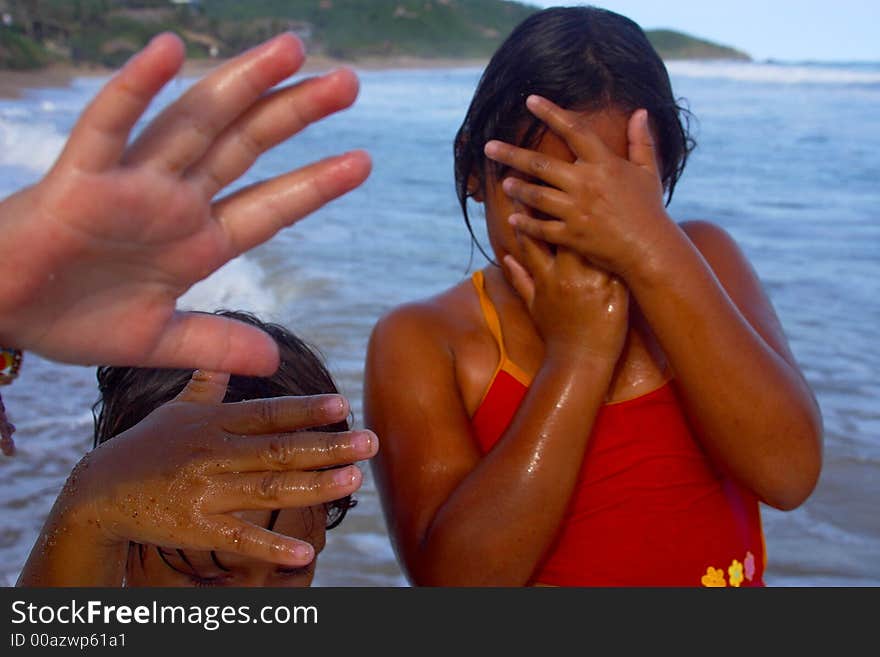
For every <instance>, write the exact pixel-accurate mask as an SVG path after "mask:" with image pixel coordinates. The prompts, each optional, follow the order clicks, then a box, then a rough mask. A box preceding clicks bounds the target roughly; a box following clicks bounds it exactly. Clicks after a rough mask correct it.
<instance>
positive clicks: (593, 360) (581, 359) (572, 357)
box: [544, 341, 621, 377]
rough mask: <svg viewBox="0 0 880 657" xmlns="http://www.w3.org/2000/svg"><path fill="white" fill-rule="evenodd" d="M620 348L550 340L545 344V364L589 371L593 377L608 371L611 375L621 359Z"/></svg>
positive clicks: (555, 367)
mask: <svg viewBox="0 0 880 657" xmlns="http://www.w3.org/2000/svg"><path fill="white" fill-rule="evenodd" d="M620 351H621V350H620V349H610V348H609V349H587V348H585V347H584V345H583V343H582V341H581V342H580V343H578V344H576V345H575V344H568V343H564V342H550V343H546V344H545V346H544V364H545V365H546V366H547V367H549V368H551V369H559V370H571V371H572V372H576V373H589V374H590V376H591V377H595V376H596V375H603V374H605V373H607V374H608V375H609V377H610V375H611V373H613V372H614V368H615V367H616V366H617V361H618V360H619V359H620Z"/></svg>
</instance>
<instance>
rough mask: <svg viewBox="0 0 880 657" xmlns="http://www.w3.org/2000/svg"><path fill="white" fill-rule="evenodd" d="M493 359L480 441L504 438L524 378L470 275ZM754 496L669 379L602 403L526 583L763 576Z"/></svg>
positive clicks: (485, 445) (486, 447)
mask: <svg viewBox="0 0 880 657" xmlns="http://www.w3.org/2000/svg"><path fill="white" fill-rule="evenodd" d="M473 282H474V286H475V287H476V289H477V294H478V295H479V297H480V304H481V306H482V308H483V315H484V317H485V319H486V323H487V324H488V326H489V329H490V330H491V331H492V333H493V335H494V336H495V339H496V341H497V342H498V347H499V350H500V352H501V361H500V363H499V365H498V369H497V371H496V373H495V375H494V376H493V378H492V381H491V383H490V384H489V387H488V389H487V391H486V393H485V395H484V397H483V400H482V401H481V402H480V405H479V406H478V408H477V410H476V412H475V413H474V415H473V417H472V418H471V424H472V426H473V429H474V434H475V436H476V439H477V442H478V444H479V447H480V449H481V451H482V452H483V453H484V454H485V453H488V452H489V451H490V450H491V449H492V446H493V445H495V443H496V442H498V440H499V439H500V438H501V437H502V435H503V433H504V431H505V430H506V429H507V426H508V424H509V423H510V421H511V420H512V419H513V416H514V415H515V414H516V411H517V409H518V408H519V405H520V403H521V402H522V399H523V397H525V395H526V393H527V392H528V386H529V384H530V383H531V381H530V380H529V379H528V377H527V376H526V375H525V374H524V373H523V371H522V370H521V369H520V368H519V367H517V366H516V365H515V364H514V363H512V362H511V361H510V360H509V359H508V357H507V353H506V350H505V349H504V342H503V340H502V336H501V326H500V323H499V321H498V316H497V313H496V311H495V308H494V306H493V305H492V302H491V301H490V300H489V298H488V296H487V295H486V293H485V290H484V288H483V277H482V272H476V273H475V274H474V277H473ZM764 566H765V551H764V536H763V532H762V530H761V516H760V511H759V507H758V500H757V498H756V497H755V496H754V495H753V494H751V493H749V492H748V491H746V490H745V489H743V488H742V487H740V486H738V485H736V484H735V483H734V482H732V481H731V480H729V479H727V478H725V477H723V476H722V475H721V474H720V473H719V472H718V471H717V470H716V469H715V468H714V467H713V466H712V464H711V463H710V461H709V459H708V458H707V456H706V454H705V453H704V452H703V450H702V449H701V447H700V445H699V443H698V441H697V440H696V438H695V437H694V435H693V434H692V432H691V430H690V428H689V426H688V423H687V418H686V417H685V415H684V413H683V410H682V405H681V402H680V401H679V399H678V397H677V395H676V391H675V388H674V386H673V385H672V384H671V382H668V381H667V382H666V383H664V384H663V385H662V386H660V387H659V388H657V389H656V390H654V391H652V392H649V393H648V394H646V395H642V396H640V397H636V398H635V399H630V400H626V401H621V402H617V403H611V404H606V405H604V406H603V407H602V408H601V409H600V411H599V413H598V415H597V417H596V420H595V423H594V425H593V431H592V434H591V435H590V440H589V443H588V444H587V449H586V453H585V455H584V461H583V465H582V466H581V472H580V475H579V478H578V482H577V485H576V488H575V490H574V493H573V494H572V499H571V502H570V504H569V508H568V511H567V512H566V516H565V519H564V520H563V523H562V525H561V528H560V532H559V535H558V536H557V538H556V542H555V544H554V545H553V547H552V548H551V550H550V552H549V554H548V555H547V557H546V558H545V560H544V562H543V563H541V564H540V565H539V567H538V569H537V571H536V573H535V577H534V581H535V582H538V583H541V584H550V585H558V586H699V585H701V584H702V585H704V586H763V584H764V582H763V573H764Z"/></svg>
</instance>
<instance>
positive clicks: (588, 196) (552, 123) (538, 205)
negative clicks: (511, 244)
mask: <svg viewBox="0 0 880 657" xmlns="http://www.w3.org/2000/svg"><path fill="white" fill-rule="evenodd" d="M526 104H527V106H528V108H529V110H530V111H531V112H532V114H534V115H535V116H536V117H537V118H539V119H540V120H542V121H543V122H544V123H546V125H547V127H548V128H549V129H550V130H552V131H553V132H554V133H555V134H556V135H558V136H559V137H560V138H562V139H563V140H564V141H565V142H566V144H567V145H568V147H569V149H570V150H571V152H572V153H574V155H575V158H576V159H575V161H574V162H565V161H562V160H560V159H557V158H554V157H551V156H548V155H546V154H543V153H538V152H536V151H532V150H528V149H525V148H520V147H517V146H513V145H511V144H507V143H504V142H500V141H494V140H493V141H490V142H488V143H487V144H486V148H485V153H486V156H487V157H488V158H490V159H491V160H494V161H495V162H498V163H500V164H503V165H507V166H509V167H512V168H514V169H516V170H517V171H518V172H521V173H522V174H525V175H526V176H527V177H532V178H536V179H538V180H540V181H542V182H544V183H546V184H547V185H550V187H547V186H544V185H536V184H531V183H529V182H526V181H525V180H522V179H520V178H516V177H509V178H506V179H505V180H504V181H503V183H502V184H503V189H504V191H505V193H506V194H507V195H508V196H510V197H511V198H513V199H515V200H517V201H519V202H521V203H523V204H524V205H527V206H529V207H531V208H534V209H535V210H537V211H539V212H541V213H543V214H545V215H548V216H550V217H553V218H555V219H556V220H557V221H542V220H538V219H535V218H533V217H529V216H527V215H524V214H521V213H515V214H513V215H511V216H510V217H509V221H510V223H511V224H512V225H513V226H514V228H516V230H518V231H520V232H522V233H525V234H526V235H529V236H531V237H533V238H535V239H537V240H540V241H543V242H547V243H549V244H554V245H558V246H564V247H568V248H570V249H572V250H574V251H576V252H577V253H579V254H580V255H582V256H583V257H585V258H587V259H589V260H590V261H591V262H593V263H594V264H596V265H598V266H599V267H601V268H603V269H605V270H607V271H609V272H613V273H614V274H617V275H618V276H620V277H621V278H624V279H626V278H627V276H628V275H630V274H631V273H632V272H633V270H634V269H635V268H636V267H638V266H639V265H640V264H641V263H642V262H643V261H644V258H646V257H649V256H650V250H651V245H652V244H653V243H654V241H655V240H656V237H655V236H657V235H658V234H659V231H662V230H665V229H668V224H669V223H671V220H670V219H669V216H668V215H667V214H666V210H665V207H664V204H663V183H662V181H661V177H660V172H659V167H658V160H657V155H656V153H655V146H654V138H653V136H652V134H651V130H650V128H649V125H648V114H647V112H646V111H645V110H642V109H640V110H636V111H635V112H633V113H632V115H631V116H630V117H629V121H628V124H627V141H628V149H629V153H628V159H624V158H621V157H619V156H618V155H616V154H615V153H614V152H613V151H612V150H611V149H610V148H609V147H608V146H607V145H606V144H605V143H604V142H603V141H602V139H601V138H600V137H599V136H598V135H597V134H596V133H595V131H594V130H593V129H592V128H591V127H590V125H589V118H590V115H588V114H584V113H579V112H573V111H569V110H565V109H562V108H561V107H559V106H557V105H555V104H554V103H552V102H551V101H549V100H547V99H546V98H542V97H540V96H534V95H533V96H529V98H528V99H527V100H526Z"/></svg>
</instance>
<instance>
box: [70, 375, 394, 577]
mask: <svg viewBox="0 0 880 657" xmlns="http://www.w3.org/2000/svg"><path fill="white" fill-rule="evenodd" d="M228 381H229V375H223V374H211V373H207V372H198V371H197V372H196V373H195V374H194V375H193V378H192V379H191V380H190V382H189V383H188V384H187V386H186V388H184V390H183V391H181V393H180V394H179V395H178V396H177V397H176V398H175V399H174V400H172V401H171V402H169V403H167V404H165V405H163V406H161V407H159V408H158V409H156V410H155V411H154V412H153V413H151V414H150V415H149V416H147V417H146V418H145V419H144V420H142V421H141V422H140V423H139V424H137V425H136V426H134V427H132V428H131V429H129V430H128V431H126V432H124V433H122V434H120V435H118V436H116V437H114V438H113V439H112V440H110V441H109V442H108V443H105V444H103V445H101V446H100V447H98V448H97V449H95V450H93V451H92V452H90V453H89V454H88V455H87V456H86V457H85V458H84V459H83V460H82V461H81V462H80V463H79V465H78V466H77V467H76V469H75V470H74V471H73V473H72V474H71V475H70V478H69V479H68V481H67V485H66V486H65V489H64V491H63V492H62V494H61V498H63V499H64V504H63V506H64V508H65V509H66V510H67V513H66V514H65V515H66V516H68V517H69V518H71V519H72V521H73V522H75V523H76V524H77V526H82V525H89V526H92V527H94V528H97V530H98V531H100V534H101V537H102V538H101V540H102V541H103V542H104V543H105V544H107V545H115V544H117V543H119V544H121V543H124V544H126V545H127V544H128V542H129V541H134V542H136V543H142V544H152V545H160V546H163V547H167V548H180V549H193V550H222V551H224V552H234V553H237V554H240V555H243V556H248V557H252V558H256V559H262V560H264V561H268V562H273V563H280V564H285V565H288V566H294V567H296V566H302V565H305V564H308V563H310V562H311V560H312V558H313V557H314V550H313V548H312V546H310V545H309V544H308V543H305V542H303V541H299V540H296V539H293V538H290V537H287V536H283V535H280V534H277V533H274V532H271V531H269V530H267V529H265V528H262V527H257V526H256V525H253V524H250V523H247V522H245V521H243V520H241V519H240V518H238V517H236V516H235V515H234V514H233V513H232V512H233V511H242V510H247V509H269V510H271V509H284V508H291V507H307V506H312V505H316V504H321V503H324V502H329V501H332V500H335V499H340V498H342V497H345V496H346V495H350V494H351V493H353V492H354V491H355V490H357V489H358V488H359V487H360V485H361V482H362V474H361V472H360V470H359V469H358V468H357V466H355V465H347V466H346V467H342V468H337V469H331V470H322V471H318V470H317V469H318V468H328V467H331V466H340V465H345V464H352V463H354V462H355V461H359V460H363V459H367V458H370V457H371V456H373V455H374V454H375V453H376V451H377V449H378V441H377V439H376V437H375V435H373V434H372V433H370V432H366V431H357V432H349V433H316V432H301V433H294V432H297V431H298V430H300V429H304V428H307V427H314V426H322V425H325V424H332V423H335V422H339V421H341V420H344V419H345V417H346V415H347V413H348V406H347V404H346V403H345V401H344V399H343V398H341V397H339V396H338V395H316V396H313V397H278V398H272V399H257V400H250V401H244V402H238V403H232V404H223V403H222V400H223V397H224V395H225V393H226V385H227V383H228ZM61 498H60V499H61Z"/></svg>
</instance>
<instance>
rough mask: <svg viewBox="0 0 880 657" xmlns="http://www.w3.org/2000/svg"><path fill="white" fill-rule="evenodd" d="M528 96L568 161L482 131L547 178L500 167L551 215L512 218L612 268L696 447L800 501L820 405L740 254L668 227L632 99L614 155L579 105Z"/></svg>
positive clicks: (706, 235) (701, 232)
mask: <svg viewBox="0 0 880 657" xmlns="http://www.w3.org/2000/svg"><path fill="white" fill-rule="evenodd" d="M527 102H528V106H529V108H530V109H531V111H532V112H533V113H534V114H535V115H536V116H537V117H538V118H540V119H542V120H543V121H545V122H546V123H547V125H548V126H549V127H550V128H551V129H552V130H553V131H554V132H555V133H556V134H558V135H559V136H560V137H562V138H563V139H565V141H566V143H567V144H568V145H569V147H570V149H571V151H572V153H573V156H574V161H573V162H563V161H561V160H549V159H548V158H547V157H546V156H543V155H541V154H538V153H533V152H531V151H527V150H524V149H520V148H516V147H513V146H510V145H507V144H501V143H499V142H494V143H490V144H489V145H488V146H487V154H488V155H489V156H490V157H492V158H493V159H495V160H497V161H499V162H502V163H505V164H508V165H510V166H513V167H514V168H516V169H518V170H519V171H525V172H528V173H529V174H531V175H535V176H537V177H538V178H540V179H541V180H542V181H543V182H545V183H548V184H549V185H551V186H552V187H541V186H538V185H531V184H528V183H525V182H524V181H521V180H516V179H509V180H506V181H505V182H504V188H505V190H506V191H507V192H508V194H510V195H511V196H513V197H514V198H517V199H518V200H520V201H522V202H523V203H526V204H528V205H530V206H532V207H535V208H537V209H539V210H541V211H543V212H545V213H547V214H549V215H551V216H553V217H556V218H558V219H560V221H546V222H538V221H535V220H532V219H530V218H529V217H525V216H522V215H515V216H512V217H511V223H513V224H514V225H515V226H516V227H517V228H518V229H519V230H521V231H523V232H525V233H527V234H529V235H531V236H533V237H535V238H537V239H541V240H545V241H547V242H551V243H553V244H559V245H564V246H567V247H569V248H573V249H575V250H576V251H578V252H579V253H581V254H582V255H584V256H585V257H588V258H589V259H590V260H592V261H594V262H597V263H599V264H600V265H601V266H603V267H607V268H608V269H609V271H613V272H615V273H617V274H618V275H619V276H621V277H622V278H623V279H624V280H625V281H626V283H627V285H628V286H629V288H630V290H631V292H632V294H633V297H634V299H635V301H636V302H637V303H638V305H639V307H640V308H641V310H642V312H643V313H644V315H645V317H646V318H647V320H648V323H649V324H650V325H651V328H652V329H653V331H654V333H655V335H656V336H657V338H658V340H659V342H660V345H661V346H662V348H663V350H664V352H665V354H666V356H667V357H668V359H669V361H670V363H671V365H672V369H673V371H674V374H675V379H676V383H677V385H678V387H679V389H680V390H681V393H682V396H683V399H684V402H685V404H686V407H687V411H688V417H689V419H690V420H691V423H692V424H693V426H694V428H695V430H696V431H697V433H698V435H699V436H700V439H701V441H702V443H703V445H704V447H705V448H706V450H707V451H708V452H709V453H710V454H712V456H713V457H714V458H715V460H716V462H717V463H718V464H719V465H720V466H721V467H722V468H724V469H725V470H726V471H728V472H730V473H731V474H732V475H733V476H734V477H735V478H737V479H738V480H740V481H741V482H742V483H744V484H745V485H746V486H748V487H749V488H751V489H752V490H753V491H755V493H756V494H757V495H759V496H760V497H761V499H763V500H764V501H765V502H766V503H768V504H770V505H772V506H775V507H777V508H780V509H791V508H794V507H796V506H798V505H799V504H801V503H802V502H803V501H804V500H805V499H806V498H807V497H808V496H809V495H810V493H811V492H812V490H813V488H814V487H815V485H816V482H817V480H818V476H819V471H820V468H821V460H822V455H821V453H822V425H821V417H820V413H819V409H818V406H817V404H816V400H815V398H814V396H813V394H812V392H811V390H810V388H809V386H808V385H807V383H806V380H805V379H804V377H803V375H802V373H801V372H800V370H799V368H798V366H797V363H796V362H795V360H794V358H793V356H792V354H791V352H790V350H789V348H788V345H787V342H786V339H785V336H784V334H783V332H782V328H781V326H780V324H779V321H778V319H777V317H776V315H775V313H774V311H773V308H772V306H771V304H770V302H769V300H768V299H767V296H766V295H765V294H764V292H763V290H762V289H761V285H760V282H759V281H758V278H757V276H756V275H755V273H754V272H753V271H752V268H751V267H750V265H749V263H748V261H747V260H746V258H745V256H744V255H743V254H742V252H741V251H740V250H739V249H738V248H737V246H736V244H735V243H734V242H733V240H732V239H731V238H730V237H729V236H728V235H727V234H726V233H724V231H722V230H721V229H719V228H717V227H715V226H713V225H711V224H708V223H705V222H698V223H690V224H685V225H684V226H683V227H679V226H677V225H676V224H675V223H674V222H673V221H672V220H671V219H670V218H669V215H668V214H667V213H666V211H665V208H664V207H663V201H662V195H663V189H662V184H661V182H660V176H659V173H658V165H657V156H656V154H655V149H654V141H653V138H652V135H651V132H650V129H649V126H648V117H647V113H646V112H644V110H638V111H636V112H634V113H633V114H632V115H631V116H630V117H623V119H622V128H621V129H622V130H624V131H625V133H626V134H625V138H624V139H623V141H624V143H625V144H627V146H626V147H625V148H628V153H624V154H623V155H625V156H626V157H623V156H621V155H620V154H615V153H614V152H612V151H611V150H610V149H609V148H608V146H607V145H606V144H605V143H603V141H602V140H601V139H600V138H599V137H598V136H597V135H596V134H595V133H594V132H593V131H592V129H591V127H590V126H589V125H588V124H589V116H587V117H585V116H584V115H583V114H579V113H576V112H569V111H566V110H563V109H561V108H559V107H557V106H556V105H554V104H553V103H551V102H550V101H547V100H545V99H541V98H537V97H531V98H529V99H528V101H527Z"/></svg>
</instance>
